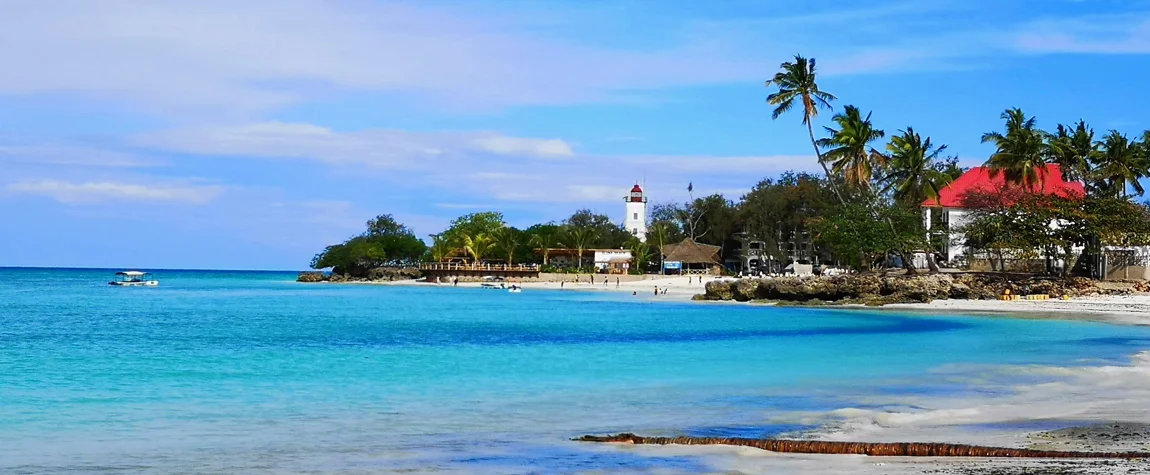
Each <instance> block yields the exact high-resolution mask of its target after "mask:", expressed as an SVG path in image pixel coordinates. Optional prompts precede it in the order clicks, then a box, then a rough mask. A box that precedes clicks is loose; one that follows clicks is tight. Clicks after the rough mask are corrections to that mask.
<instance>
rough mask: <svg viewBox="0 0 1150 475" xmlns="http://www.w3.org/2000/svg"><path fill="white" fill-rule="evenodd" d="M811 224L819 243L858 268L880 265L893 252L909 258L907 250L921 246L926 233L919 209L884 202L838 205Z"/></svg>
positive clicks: (870, 268) (816, 240)
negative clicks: (917, 210) (916, 210)
mask: <svg viewBox="0 0 1150 475" xmlns="http://www.w3.org/2000/svg"><path fill="white" fill-rule="evenodd" d="M875 216H877V218H878V219H876V218H875ZM888 223H893V225H890V224H888ZM810 225H811V227H812V228H813V230H814V236H815V242H816V243H818V244H819V245H820V246H825V247H826V248H827V249H830V251H831V252H833V253H834V254H835V255H836V256H838V257H839V259H841V260H843V261H846V262H847V263H848V264H850V266H851V267H853V268H855V269H858V270H872V269H875V268H878V267H879V266H881V265H882V264H883V263H885V262H886V261H887V258H888V256H890V255H891V254H897V255H901V256H903V259H907V258H909V257H908V256H909V255H910V253H908V252H907V250H908V249H915V248H917V247H919V246H920V245H921V243H922V239H923V235H924V234H925V233H923V232H922V231H923V230H922V220H921V219H919V216H918V213H916V212H914V210H912V209H908V208H907V207H903V206H892V205H885V204H878V205H874V204H870V205H868V204H863V203H847V204H845V205H838V206H835V207H834V208H832V209H830V210H829V211H828V212H827V213H826V214H825V215H824V216H821V217H817V218H814V219H812V220H811V221H810Z"/></svg>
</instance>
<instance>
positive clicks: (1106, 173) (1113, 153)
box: [1095, 130, 1150, 198]
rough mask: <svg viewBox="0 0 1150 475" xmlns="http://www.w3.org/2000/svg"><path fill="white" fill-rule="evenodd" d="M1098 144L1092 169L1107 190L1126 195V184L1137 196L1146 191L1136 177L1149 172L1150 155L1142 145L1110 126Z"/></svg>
mask: <svg viewBox="0 0 1150 475" xmlns="http://www.w3.org/2000/svg"><path fill="white" fill-rule="evenodd" d="M1098 145H1099V148H1100V149H1101V150H1100V153H1099V154H1098V158H1097V159H1095V166H1096V168H1095V170H1096V171H1097V173H1098V176H1099V177H1100V178H1101V179H1102V180H1104V181H1105V183H1106V192H1107V194H1109V195H1110V196H1113V197H1115V198H1125V197H1126V196H1128V195H1127V189H1129V188H1134V193H1135V194H1137V195H1139V196H1141V195H1142V194H1143V193H1145V192H1146V190H1145V189H1143V187H1142V184H1141V183H1140V182H1139V180H1141V179H1143V178H1146V177H1148V176H1150V158H1148V157H1146V154H1145V153H1144V151H1143V150H1142V148H1143V147H1142V146H1140V145H1139V144H1138V143H1137V142H1133V141H1131V140H1130V139H1129V138H1127V137H1126V136H1125V135H1123V134H1121V133H1119V132H1118V131H1117V130H1111V131H1110V133H1109V134H1106V137H1104V138H1103V139H1102V141H1100V142H1099V143H1098Z"/></svg>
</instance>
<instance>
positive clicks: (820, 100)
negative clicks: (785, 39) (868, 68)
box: [766, 54, 845, 203]
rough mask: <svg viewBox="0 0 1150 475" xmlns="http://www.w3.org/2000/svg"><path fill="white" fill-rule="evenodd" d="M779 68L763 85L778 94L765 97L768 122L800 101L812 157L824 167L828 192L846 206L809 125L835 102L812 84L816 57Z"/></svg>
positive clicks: (799, 60)
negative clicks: (828, 185)
mask: <svg viewBox="0 0 1150 475" xmlns="http://www.w3.org/2000/svg"><path fill="white" fill-rule="evenodd" d="M779 69H782V71H779V72H778V73H775V77H773V78H771V79H768V80H767V82H766V85H767V87H777V88H779V91H778V92H776V93H773V94H771V95H769V96H767V104H770V105H772V106H775V110H774V111H772V112H771V119H772V120H775V119H778V118H779V116H780V115H783V113H784V112H786V111H788V110H791V108H792V107H794V105H795V100H796V99H798V100H799V101H800V102H802V106H803V125H806V126H807V133H808V134H810V137H811V146H812V147H814V148H815V157H817V158H818V161H819V166H821V167H823V172H824V173H826V175H827V180H828V181H829V182H830V184H831V190H833V191H834V193H835V196H837V197H838V198H839V201H840V202H844V203H845V201H844V200H843V195H842V193H840V192H839V189H838V185H836V184H835V181H834V180H833V179H832V176H831V171H830V170H829V169H828V168H827V164H826V163H825V162H824V161H823V154H822V152H820V151H819V145H818V143H817V141H815V129H814V125H812V121H813V119H814V118H815V117H818V115H819V109H820V108H826V109H828V110H829V109H831V102H830V101H833V100H835V96H834V95H832V94H830V93H829V92H824V91H821V90H819V85H818V83H816V82H815V58H810V59H807V58H804V57H802V56H800V55H797V54H796V55H795V61H794V62H790V61H787V62H785V63H783V64H780V65H779Z"/></svg>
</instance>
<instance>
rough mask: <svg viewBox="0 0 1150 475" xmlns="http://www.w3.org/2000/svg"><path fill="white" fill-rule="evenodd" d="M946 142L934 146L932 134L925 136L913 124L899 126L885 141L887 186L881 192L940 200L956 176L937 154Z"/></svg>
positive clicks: (918, 200)
mask: <svg viewBox="0 0 1150 475" xmlns="http://www.w3.org/2000/svg"><path fill="white" fill-rule="evenodd" d="M944 150H946V145H939V146H937V147H935V146H934V144H932V143H931V142H930V137H927V138H926V140H923V139H922V137H921V136H920V135H919V134H918V132H915V131H914V128H913V127H907V128H906V130H900V131H899V135H895V136H893V137H891V138H890V143H888V144H887V145H886V151H887V158H886V169H887V173H886V176H885V177H883V182H885V183H886V186H885V187H884V188H883V189H882V193H886V192H888V191H891V190H893V191H894V197H895V198H896V199H898V200H900V201H903V202H905V203H913V204H916V205H917V204H918V203H922V202H923V201H925V200H927V199H932V200H935V201H937V200H938V194H939V192H941V191H942V188H943V187H945V186H946V185H947V184H949V183H950V182H951V181H952V180H953V178H951V177H950V175H948V173H947V172H946V171H944V170H940V169H939V167H938V163H937V160H938V156H939V155H940V154H941V153H942V152H943V151H944Z"/></svg>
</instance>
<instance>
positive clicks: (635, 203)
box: [623, 183, 647, 242]
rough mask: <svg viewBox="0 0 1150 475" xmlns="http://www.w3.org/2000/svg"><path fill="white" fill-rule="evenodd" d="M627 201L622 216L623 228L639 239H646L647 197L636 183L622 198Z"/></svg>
mask: <svg viewBox="0 0 1150 475" xmlns="http://www.w3.org/2000/svg"><path fill="white" fill-rule="evenodd" d="M623 201H626V202H627V215H626V216H625V217H624V218H623V228H624V229H626V230H627V232H629V233H631V235H632V236H635V237H637V238H639V240H640V241H644V242H645V241H647V197H646V196H644V195H643V189H642V188H640V187H639V184H638V183H636V184H635V186H633V187H631V193H630V194H629V195H628V196H627V197H625V198H623Z"/></svg>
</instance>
